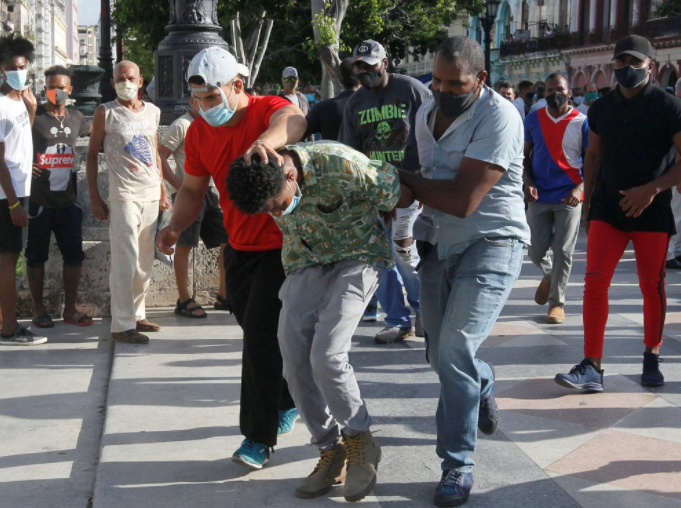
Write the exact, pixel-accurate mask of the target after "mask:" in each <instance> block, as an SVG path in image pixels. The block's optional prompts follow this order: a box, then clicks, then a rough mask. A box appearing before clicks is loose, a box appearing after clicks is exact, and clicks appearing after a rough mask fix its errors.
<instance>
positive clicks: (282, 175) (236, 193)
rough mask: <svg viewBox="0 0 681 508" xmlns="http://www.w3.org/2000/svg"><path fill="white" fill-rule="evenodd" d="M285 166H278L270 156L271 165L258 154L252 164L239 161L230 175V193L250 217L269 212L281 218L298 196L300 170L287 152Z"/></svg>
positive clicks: (237, 205) (240, 159)
mask: <svg viewBox="0 0 681 508" xmlns="http://www.w3.org/2000/svg"><path fill="white" fill-rule="evenodd" d="M282 155H283V156H284V164H283V165H282V166H277V165H276V163H275V162H274V160H273V159H272V158H271V157H270V158H269V161H268V163H267V164H265V163H263V162H262V159H261V158H260V156H259V155H257V154H254V155H253V156H252V158H251V163H250V164H246V162H245V161H244V158H243V157H240V158H238V159H237V160H235V161H234V162H233V163H232V164H231V165H230V167H229V173H228V174H227V194H228V196H229V199H230V200H231V201H232V203H234V206H236V207H237V209H238V210H239V211H241V212H242V213H244V214H246V215H255V214H257V213H269V214H271V215H273V216H274V217H280V216H281V215H283V214H284V212H285V211H286V210H287V209H288V208H289V206H290V205H291V202H292V201H293V199H294V196H296V194H298V192H297V189H298V187H297V183H296V178H295V177H296V169H295V166H294V165H293V161H292V159H291V157H290V156H288V155H286V154H285V153H284V154H282Z"/></svg>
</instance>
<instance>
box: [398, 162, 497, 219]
mask: <svg viewBox="0 0 681 508" xmlns="http://www.w3.org/2000/svg"><path fill="white" fill-rule="evenodd" d="M399 173H400V182H401V183H402V184H404V185H406V186H407V187H409V188H410V189H411V190H412V192H413V194H414V197H415V198H416V199H417V200H418V201H420V202H421V203H423V204H424V205H426V206H428V207H430V208H432V209H434V210H437V211H439V212H442V213H446V214H448V215H454V216H455V217H459V218H461V219H464V218H466V217H468V216H469V215H471V214H472V213H473V212H475V210H477V208H478V205H480V202H481V201H482V198H484V197H485V195H486V194H487V193H488V192H489V190H490V189H491V188H492V187H494V185H495V184H496V183H497V182H498V181H499V179H500V178H501V177H502V175H503V174H504V169H503V168H502V167H501V166H497V165H496V164H490V163H489V162H485V161H481V160H477V159H471V158H469V157H464V158H463V159H462V161H461V164H460V165H459V168H458V170H457V174H456V177H455V178H454V179H453V180H429V179H427V178H423V177H422V176H421V175H416V174H414V173H411V172H408V171H404V170H399Z"/></svg>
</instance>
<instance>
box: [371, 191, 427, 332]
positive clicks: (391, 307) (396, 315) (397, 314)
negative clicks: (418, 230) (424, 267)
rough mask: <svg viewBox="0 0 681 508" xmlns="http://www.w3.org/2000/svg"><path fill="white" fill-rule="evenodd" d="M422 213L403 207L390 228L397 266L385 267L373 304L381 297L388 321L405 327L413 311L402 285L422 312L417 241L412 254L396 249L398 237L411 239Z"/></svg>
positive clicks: (388, 231)
mask: <svg viewBox="0 0 681 508" xmlns="http://www.w3.org/2000/svg"><path fill="white" fill-rule="evenodd" d="M417 205H418V204H417ZM420 212H421V210H419V209H418V208H417V207H415V206H412V207H410V208H406V209H403V210H402V209H400V210H398V219H397V221H396V222H395V223H394V224H393V225H392V226H390V227H387V228H386V235H387V236H388V238H389V239H390V244H391V246H392V254H393V259H395V267H394V268H391V269H389V270H387V269H385V268H384V269H382V270H381V274H380V278H379V283H378V290H377V291H376V293H375V294H374V297H373V298H372V299H371V302H370V305H376V301H377V300H378V302H379V303H380V304H381V307H382V308H383V310H384V311H385V312H386V317H385V323H386V325H388V326H391V327H392V326H398V327H401V328H404V327H407V326H411V318H410V315H411V312H410V311H409V307H407V305H406V304H405V301H404V293H403V291H402V284H404V289H405V290H406V292H407V303H408V304H409V306H410V307H411V308H412V309H414V312H415V313H416V315H417V316H418V315H419V314H420V313H421V307H420V304H419V299H420V294H419V293H420V287H421V283H420V281H419V277H418V274H417V273H416V270H415V267H416V265H417V264H418V262H419V256H418V253H417V252H416V242H414V243H412V245H411V248H410V249H409V253H408V254H406V255H405V254H404V253H403V254H399V253H398V252H396V250H395V240H404V239H406V238H411V236H412V231H413V228H414V221H415V220H416V218H417V217H418V215H419V213H420Z"/></svg>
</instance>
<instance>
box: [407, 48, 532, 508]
mask: <svg viewBox="0 0 681 508" xmlns="http://www.w3.org/2000/svg"><path fill="white" fill-rule="evenodd" d="M484 62H485V57H484V53H483V51H482V47H481V46H480V44H478V43H477V42H476V41H475V40H473V39H470V38H468V37H462V36H458V37H450V38H449V39H447V40H445V41H444V42H443V43H442V44H441V45H440V47H439V48H438V51H437V53H436V54H435V61H434V62H433V82H432V85H431V86H432V89H433V98H432V99H429V100H427V101H426V102H425V103H424V104H423V106H422V107H421V109H420V110H419V113H418V115H417V120H416V136H417V140H418V149H419V159H420V162H421V167H422V169H421V174H420V175H415V174H413V173H410V172H408V171H403V170H400V172H399V173H400V181H401V183H402V184H403V185H405V186H407V187H409V189H410V190H411V193H412V194H413V196H412V199H413V198H415V199H418V200H419V201H420V202H421V203H423V205H424V211H423V213H422V214H421V217H420V218H419V219H418V220H417V223H416V225H415V226H414V236H415V237H416V238H417V240H420V241H422V242H427V245H429V246H430V249H429V252H428V253H427V254H425V255H424V258H425V259H424V261H423V264H422V265H421V270H420V272H419V273H420V275H421V302H422V305H423V327H424V329H425V332H426V337H427V338H428V340H427V358H428V360H429V361H430V364H431V366H432V367H433V369H434V370H435V372H436V373H437V375H438V377H439V380H440V400H439V403H438V408H437V414H436V423H437V449H436V451H437V454H438V456H439V457H440V458H441V459H442V477H441V480H440V484H439V485H438V487H437V489H436V491H435V505H436V506H458V505H460V504H463V503H465V502H466V500H467V499H468V497H469V494H470V491H471V489H472V487H473V475H472V470H473V467H474V462H473V458H472V455H473V452H474V451H475V446H476V442H477V433H478V430H479V431H480V432H482V433H484V434H492V433H494V432H495V430H496V428H497V425H498V422H499V417H498V412H497V405H496V402H495V400H494V394H493V388H494V370H493V368H492V366H491V365H490V364H488V363H487V362H484V361H482V360H480V359H479V358H477V351H478V348H479V347H480V345H481V344H482V343H483V342H484V341H485V340H486V339H487V337H488V336H489V334H490V332H491V331H492V327H493V326H494V323H495V322H496V320H497V317H498V316H499V314H500V313H501V310H502V308H503V307H504V304H505V303H506V300H507V298H508V296H509V294H510V293H511V289H512V288H513V284H514V282H515V280H516V279H517V277H518V275H519V274H520V268H521V266H522V260H523V247H524V245H527V244H528V243H529V241H530V230H529V227H528V226H527V222H526V220H525V207H524V205H523V191H522V172H523V126H522V119H521V118H520V116H519V115H518V112H517V110H516V108H515V107H514V106H513V104H511V103H510V102H509V101H508V100H506V99H504V98H503V97H501V96H500V95H498V94H496V93H494V92H492V90H491V89H490V88H489V87H487V86H485V80H486V78H487V72H486V71H485V63H484ZM406 194H407V191H406V190H405V189H404V188H403V198H402V200H401V201H405V197H404V195H406ZM426 250H428V249H422V251H424V252H425V251H426Z"/></svg>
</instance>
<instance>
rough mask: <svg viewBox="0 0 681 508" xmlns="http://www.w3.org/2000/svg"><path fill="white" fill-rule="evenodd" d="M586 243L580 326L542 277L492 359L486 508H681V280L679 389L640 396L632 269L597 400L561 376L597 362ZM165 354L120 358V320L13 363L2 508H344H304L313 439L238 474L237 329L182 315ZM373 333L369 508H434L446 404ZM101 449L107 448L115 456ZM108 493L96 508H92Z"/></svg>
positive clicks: (126, 353)
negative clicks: (551, 314)
mask: <svg viewBox="0 0 681 508" xmlns="http://www.w3.org/2000/svg"><path fill="white" fill-rule="evenodd" d="M584 248H585V237H584V236H583V235H582V237H580V241H579V243H578V247H577V252H576V256H575V266H574V272H573V277H572V282H571V284H570V286H569V288H568V304H567V306H566V313H567V319H566V322H565V323H564V324H563V325H558V326H556V325H548V324H545V313H546V310H547V309H546V307H539V306H537V305H535V304H534V302H533V295H534V291H535V289H536V286H537V284H538V283H539V280H540V279H539V271H538V269H536V268H535V267H534V266H532V265H531V264H530V263H529V261H527V260H526V262H525V265H524V267H523V272H522V276H521V278H520V279H519V280H518V282H517V283H516V285H515V287H514V289H513V292H512V294H511V298H510V300H509V302H508V304H507V305H506V307H505V309H504V312H503V313H502V316H501V317H500V319H499V321H498V323H497V325H496V326H495V328H494V331H493V333H492V335H491V336H490V338H489V339H488V340H487V341H486V343H485V345H484V346H483V347H482V348H481V351H480V357H481V358H483V359H484V360H488V361H491V362H492V363H494V365H495V366H496V372H497V383H496V394H497V400H498V403H499V406H500V408H501V418H502V421H501V425H500V428H499V431H498V432H497V433H496V434H495V435H494V436H491V437H487V436H482V437H481V438H480V440H479V443H478V450H477V452H476V454H475V459H476V463H477V465H476V468H475V472H474V476H475V482H476V483H475V487H474V491H473V495H472V496H471V498H470V501H469V503H468V506H471V507H501V508H506V507H507V508H515V507H547V508H573V507H574V508H579V507H584V508H609V507H613V508H615V507H617V508H672V507H676V508H679V507H681V429H680V428H679V427H680V425H681V407H680V406H681V342H680V341H679V338H680V337H681V306H680V303H681V273H679V272H670V273H669V274H668V276H667V281H668V286H667V293H668V297H669V309H668V311H669V314H668V320H667V321H668V324H667V326H666V328H665V344H664V348H663V355H662V356H663V357H664V360H665V361H664V363H663V364H662V369H663V372H664V374H665V376H666V378H667V383H666V385H665V386H664V387H663V388H659V389H645V388H642V387H641V386H640V385H639V382H638V380H639V375H640V371H641V360H642V351H643V345H642V340H641V338H642V316H641V300H640V292H639V289H638V282H637V278H636V269H635V262H634V259H633V253H632V252H631V251H628V252H627V253H626V255H625V257H624V258H623V260H622V262H621V263H620V266H619V269H618V273H617V275H616V277H615V280H614V282H613V286H612V289H611V316H610V320H609V322H608V328H607V337H606V343H605V348H606V359H605V360H604V363H603V366H604V368H605V392H603V393H600V394H580V393H576V392H572V391H569V390H566V389H565V388H562V387H560V386H558V385H556V384H555V383H554V381H553V376H554V375H555V373H556V372H559V371H566V370H567V369H569V368H570V367H571V366H572V365H573V364H574V363H577V362H578V361H579V360H581V358H582V320H581V300H582V281H583V274H584V264H585V255H584ZM151 318H152V319H153V320H155V321H158V322H159V323H160V324H161V325H162V326H163V327H164V328H163V331H162V332H161V333H160V334H152V336H151V337H152V341H151V343H150V345H148V346H130V345H120V344H117V345H115V346H114V345H112V344H111V342H110V339H109V338H108V333H107V331H108V328H109V322H108V320H103V321H99V320H98V321H97V322H96V324H95V326H93V327H92V328H91V329H80V328H76V327H73V326H69V325H66V324H63V323H61V321H57V324H56V327H55V329H54V330H53V331H51V332H50V337H51V339H50V342H49V343H48V344H46V345H44V346H38V347H35V348H30V349H21V348H3V349H0V382H1V383H2V386H3V387H4V390H2V392H1V393H0V435H2V436H3V438H2V446H1V447H0V508H33V507H35V508H49V507H55V508H57V507H59V508H81V507H83V508H85V507H86V506H87V505H88V502H90V501H91V502H92V504H93V506H94V507H95V508H132V507H134V508H179V507H182V508H184V507H205V508H218V507H219V508H230V507H235V508H259V507H281V508H288V507H295V508H302V507H306V506H309V507H314V508H317V507H330V506H337V505H339V504H342V503H344V501H343V498H342V490H341V488H340V487H334V489H332V491H331V492H330V493H329V494H328V495H327V496H324V497H322V498H318V499H315V500H309V501H306V500H300V499H297V498H295V497H294V496H293V490H294V488H295V485H296V482H297V481H298V479H299V478H300V477H302V476H304V475H307V474H309V472H310V471H311V470H312V468H313V467H314V465H315V463H316V457H317V451H316V449H314V448H313V447H311V446H308V445H307V443H308V441H309V434H308V432H307V430H306V429H305V428H304V426H303V425H302V424H300V422H299V423H298V424H297V425H296V428H295V430H294V432H293V433H292V434H290V435H288V436H284V437H282V438H281V439H280V442H279V445H278V446H277V447H276V452H275V453H274V454H273V455H272V459H271V462H270V464H268V465H267V466H266V467H265V468H264V469H263V470H262V471H259V472H247V471H246V470H244V469H242V468H240V467H239V466H237V465H236V464H233V463H232V462H231V461H230V460H229V457H230V455H231V454H232V452H233V451H234V450H235V449H236V448H237V447H238V445H239V443H240V442H241V439H242V437H241V435H240V434H239V428H238V412H239V378H240V355H241V334H240V330H239V328H238V326H237V325H236V322H235V320H234V318H233V317H232V316H229V315H227V314H224V313H217V312H210V316H209V317H208V319H206V320H194V321H191V320H188V319H185V318H181V317H177V316H174V315H173V314H172V311H171V310H170V309H164V310H155V311H154V312H153V313H152V315H151ZM380 327H381V323H376V324H370V325H368V326H366V325H363V326H361V327H360V328H359V329H358V331H357V334H356V335H355V337H354V339H353V349H352V352H351V361H352V363H353V365H354V367H355V370H356V373H357V377H358V379H359V382H360V385H361V389H362V393H363V396H364V397H365V399H366V401H367V404H368V407H369V410H370V412H371V414H372V416H373V419H374V431H375V433H376V438H377V439H378V440H379V442H380V443H381V445H382V447H383V461H382V462H381V464H380V466H379V470H378V473H379V482H378V485H377V487H376V489H375V491H374V493H373V495H372V496H370V497H368V498H366V499H365V500H364V501H362V503H361V504H362V505H363V506H367V507H391V508H411V507H415V508H420V507H429V506H432V496H433V492H434V489H435V486H436V483H437V480H438V479H439V476H440V461H439V459H438V458H437V456H436V455H435V439H436V438H435V421H434V413H435V408H436V401H437V396H438V393H439V387H438V382H437V378H436V376H435V374H434V373H433V372H432V371H431V370H430V368H429V367H428V365H427V364H426V363H425V348H424V341H423V340H422V339H412V340H407V341H405V342H404V343H401V344H393V345H389V346H377V345H375V344H374V343H373V335H374V334H375V333H376V331H377V330H378V329H380ZM100 445H101V446H100ZM93 493H94V499H93V500H91V498H92V497H93Z"/></svg>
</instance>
